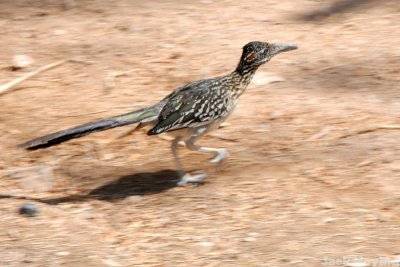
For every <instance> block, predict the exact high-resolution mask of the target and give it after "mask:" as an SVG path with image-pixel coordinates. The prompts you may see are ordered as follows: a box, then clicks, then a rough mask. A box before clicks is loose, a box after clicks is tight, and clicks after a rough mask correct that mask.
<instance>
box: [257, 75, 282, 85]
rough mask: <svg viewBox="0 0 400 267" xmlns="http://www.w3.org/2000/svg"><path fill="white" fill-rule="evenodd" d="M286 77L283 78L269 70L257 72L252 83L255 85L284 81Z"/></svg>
mask: <svg viewBox="0 0 400 267" xmlns="http://www.w3.org/2000/svg"><path fill="white" fill-rule="evenodd" d="M284 80H285V79H283V78H282V77H281V76H278V75H276V74H274V73H269V72H257V73H256V74H255V75H254V78H253V81H252V83H253V84H254V85H266V84H270V83H277V82H283V81H284Z"/></svg>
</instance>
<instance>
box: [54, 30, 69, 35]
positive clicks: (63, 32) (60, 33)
mask: <svg viewBox="0 0 400 267" xmlns="http://www.w3.org/2000/svg"><path fill="white" fill-rule="evenodd" d="M53 33H54V35H64V34H66V33H67V31H66V30H62V29H57V30H54V31H53Z"/></svg>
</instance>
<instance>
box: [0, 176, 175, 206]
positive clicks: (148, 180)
mask: <svg viewBox="0 0 400 267" xmlns="http://www.w3.org/2000/svg"><path fill="white" fill-rule="evenodd" d="M178 178H179V175H178V173H177V172H176V171H173V170H162V171H157V172H146V173H136V174H132V175H126V176H122V177H120V178H119V179H117V180H115V181H112V182H109V183H106V184H104V185H101V186H99V187H97V188H94V189H92V190H91V191H89V192H88V193H86V194H76V195H69V196H64V197H58V198H34V197H26V196H13V195H0V199H4V198H10V199H24V200H30V201H38V202H42V203H45V204H49V205H57V204H60V203H65V202H83V201H85V200H90V199H98V200H104V201H114V200H121V199H124V198H126V197H129V196H135V195H150V194H158V193H161V192H163V191H166V190H168V189H170V188H173V187H175V186H177V180H178Z"/></svg>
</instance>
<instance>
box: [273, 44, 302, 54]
mask: <svg viewBox="0 0 400 267" xmlns="http://www.w3.org/2000/svg"><path fill="white" fill-rule="evenodd" d="M295 49H297V45H294V44H276V45H274V48H273V50H272V51H273V52H272V54H273V55H276V54H279V53H282V52H287V51H290V50H295Z"/></svg>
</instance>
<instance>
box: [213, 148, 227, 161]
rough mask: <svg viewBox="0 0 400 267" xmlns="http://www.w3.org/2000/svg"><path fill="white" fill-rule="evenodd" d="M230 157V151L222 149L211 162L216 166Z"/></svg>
mask: <svg viewBox="0 0 400 267" xmlns="http://www.w3.org/2000/svg"><path fill="white" fill-rule="evenodd" d="M228 157H229V152H228V150H226V149H223V148H221V149H218V150H217V151H216V155H215V156H214V157H213V158H212V159H210V160H209V162H210V163H214V164H219V163H222V162H223V161H225V160H226V159H228Z"/></svg>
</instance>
